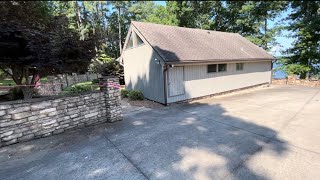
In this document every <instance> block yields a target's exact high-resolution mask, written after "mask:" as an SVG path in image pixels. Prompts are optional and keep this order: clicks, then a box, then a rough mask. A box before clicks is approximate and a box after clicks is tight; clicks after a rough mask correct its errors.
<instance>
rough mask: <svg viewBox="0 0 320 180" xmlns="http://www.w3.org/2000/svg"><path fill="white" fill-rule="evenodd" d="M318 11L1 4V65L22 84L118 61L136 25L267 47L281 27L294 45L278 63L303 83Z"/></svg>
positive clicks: (319, 27)
mask: <svg viewBox="0 0 320 180" xmlns="http://www.w3.org/2000/svg"><path fill="white" fill-rule="evenodd" d="M319 9H320V2H319V1H166V2H165V6H162V5H159V4H157V3H155V2H152V1H6V2H4V1H3V2H0V12H1V17H0V18H1V19H0V31H1V34H0V57H1V60H0V68H1V69H2V70H3V71H4V72H6V73H7V74H9V75H10V76H12V78H13V79H14V81H15V82H16V84H27V85H33V84H34V83H35V81H36V80H37V79H36V77H37V76H36V75H40V76H43V75H47V74H56V73H60V72H84V71H86V70H87V68H88V67H89V68H90V67H91V66H93V65H94V64H99V63H100V64H101V62H102V63H104V62H110V61H111V60H114V59H116V58H118V57H119V56H120V54H121V51H122V46H123V43H124V41H125V37H126V33H127V31H128V28H129V26H130V22H131V21H132V20H135V21H142V22H152V23H158V24H166V25H173V26H182V27H190V28H200V29H207V30H216V31H225V32H234V33H239V34H241V35H242V36H244V37H246V38H247V39H249V40H250V41H252V42H253V43H255V44H257V45H259V46H260V47H262V48H264V49H266V50H270V49H272V47H274V46H276V45H277V44H278V43H279V42H277V41H276V36H279V35H280V34H281V32H282V30H284V29H286V30H288V31H290V36H291V37H293V38H295V41H294V42H293V45H292V48H289V49H286V50H285V51H283V52H282V54H283V56H281V57H280V58H279V59H280V60H279V62H280V63H281V64H283V66H282V68H283V69H284V70H285V71H287V72H288V73H290V74H299V75H300V77H301V78H305V77H309V76H311V75H317V74H319V63H320V45H319V44H320V10H319ZM284 12H287V13H286V17H282V18H281V17H280V15H281V14H284ZM97 62H98V63H97ZM90 64H91V66H89V65H90ZM112 64H113V63H112ZM92 69H96V68H95V67H93V68H92ZM30 75H31V76H32V79H31V80H30V79H29V76H30ZM30 89H32V86H31V88H27V87H26V88H25V91H26V93H25V96H28V94H27V92H29V93H30Z"/></svg>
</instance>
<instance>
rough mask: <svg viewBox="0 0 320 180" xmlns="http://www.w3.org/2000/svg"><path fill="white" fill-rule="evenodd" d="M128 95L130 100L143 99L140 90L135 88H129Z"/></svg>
mask: <svg viewBox="0 0 320 180" xmlns="http://www.w3.org/2000/svg"><path fill="white" fill-rule="evenodd" d="M128 97H129V99H130V100H133V101H135V100H143V99H144V98H143V94H142V92H141V91H137V90H130V91H129V94H128Z"/></svg>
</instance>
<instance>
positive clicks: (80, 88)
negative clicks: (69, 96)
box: [70, 85, 91, 93]
mask: <svg viewBox="0 0 320 180" xmlns="http://www.w3.org/2000/svg"><path fill="white" fill-rule="evenodd" d="M86 91H91V87H90V86H86V85H74V86H72V87H71V88H70V92H71V93H81V92H86Z"/></svg>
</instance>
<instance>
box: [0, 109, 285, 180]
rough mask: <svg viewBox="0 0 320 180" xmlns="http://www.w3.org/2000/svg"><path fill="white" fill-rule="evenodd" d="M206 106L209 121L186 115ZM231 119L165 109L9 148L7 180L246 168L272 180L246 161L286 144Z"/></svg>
mask: <svg viewBox="0 0 320 180" xmlns="http://www.w3.org/2000/svg"><path fill="white" fill-rule="evenodd" d="M201 106H203V107H206V108H207V109H208V111H210V112H212V113H210V117H208V116H205V117H201V116H199V115H197V114H192V113H189V112H186V111H185V109H187V108H199V107H201ZM225 112H226V111H225V109H224V108H223V107H222V106H220V105H219V104H215V105H209V104H187V105H181V106H177V107H165V108H162V109H157V110H149V111H144V112H140V113H133V114H128V115H127V116H126V117H125V120H124V121H122V122H116V123H112V124H103V125H97V126H94V127H89V128H85V129H80V130H75V131H72V132H68V133H64V134H60V135H56V136H52V137H49V138H44V139H39V140H34V141H29V142H25V143H20V144H16V145H12V146H8V147H4V148H1V149H0V153H1V162H0V169H1V170H0V179H216V178H220V179H225V178H227V179H233V178H235V176H234V175H235V172H236V170H237V169H239V168H241V169H242V170H244V171H245V172H246V174H245V177H243V179H269V178H270V177H267V176H266V175H265V174H261V173H258V172H255V171H254V170H252V169H250V168H249V167H247V165H246V163H244V162H245V161H246V160H248V158H252V157H253V156H255V154H256V153H258V152H260V151H261V150H262V149H263V147H264V146H265V145H266V144H268V147H269V148H270V149H271V150H272V152H273V153H274V154H276V155H277V156H282V155H283V154H285V152H286V150H287V144H286V142H284V141H283V140H281V139H280V138H279V137H278V134H277V132H276V131H274V130H273V129H270V128H266V127H263V126H260V125H257V124H254V123H250V122H247V121H244V120H243V119H240V118H237V117H233V116H230V115H226V114H225ZM224 121H228V124H226V123H223V122H224ZM230 124H234V126H232V125H230ZM246 129H249V130H250V129H258V130H259V131H258V132H259V133H255V132H252V131H248V130H246ZM265 134H266V135H265ZM270 141H279V142H281V143H269V142H270ZM261 163H263V162H261ZM240 178H241V177H240Z"/></svg>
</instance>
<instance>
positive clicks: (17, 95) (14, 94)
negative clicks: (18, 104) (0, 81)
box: [9, 87, 23, 100]
mask: <svg viewBox="0 0 320 180" xmlns="http://www.w3.org/2000/svg"><path fill="white" fill-rule="evenodd" d="M9 97H10V99H11V100H17V99H23V92H22V90H21V88H20V87H14V88H11V89H10V90H9Z"/></svg>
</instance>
